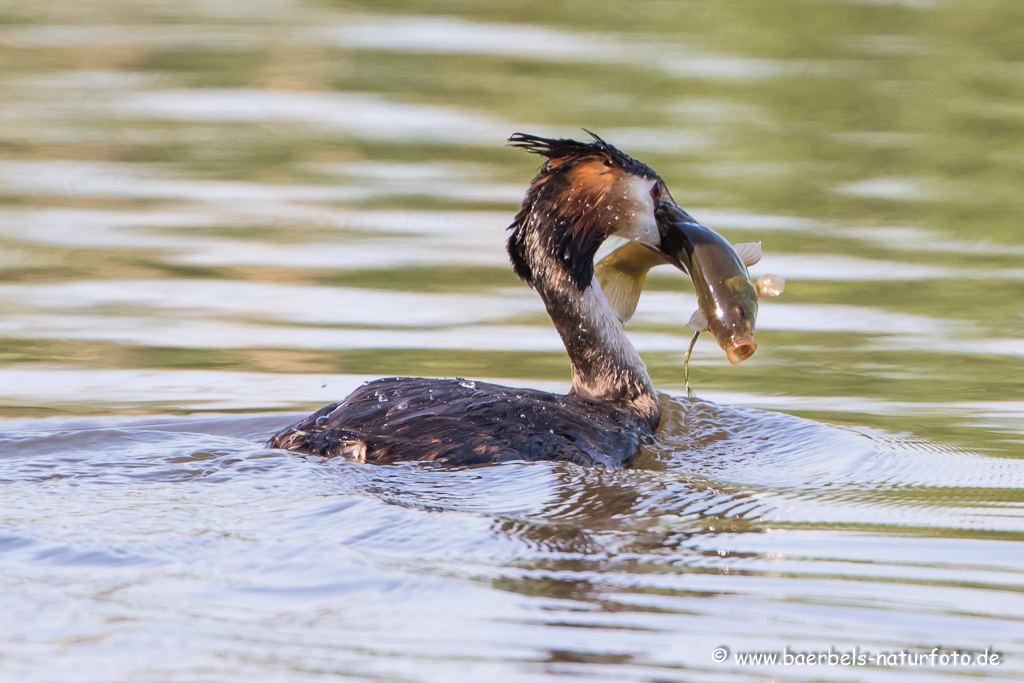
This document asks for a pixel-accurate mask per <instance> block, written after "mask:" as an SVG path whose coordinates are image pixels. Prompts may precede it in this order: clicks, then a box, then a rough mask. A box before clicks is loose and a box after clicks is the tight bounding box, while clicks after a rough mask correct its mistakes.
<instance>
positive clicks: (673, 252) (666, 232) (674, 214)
mask: <svg viewBox="0 0 1024 683" xmlns="http://www.w3.org/2000/svg"><path fill="white" fill-rule="evenodd" d="M654 220H655V222H657V224H658V234H659V235H660V236H661V253H662V254H664V256H665V259H666V260H668V262H669V263H671V264H672V265H674V266H675V267H677V268H679V269H680V270H682V271H683V272H687V273H688V272H690V269H689V266H688V264H687V263H685V262H684V259H685V260H687V261H688V260H689V251H690V249H687V245H688V244H689V239H688V238H687V236H686V234H687V230H693V229H699V230H708V228H706V227H704V226H703V225H701V224H700V223H698V222H697V221H696V219H694V217H693V216H691V215H690V214H688V213H686V212H685V211H683V210H682V209H681V208H680V207H679V205H678V204H676V203H675V202H674V201H672V200H671V199H669V200H662V201H661V202H659V203H658V206H657V207H656V208H655V210H654Z"/></svg>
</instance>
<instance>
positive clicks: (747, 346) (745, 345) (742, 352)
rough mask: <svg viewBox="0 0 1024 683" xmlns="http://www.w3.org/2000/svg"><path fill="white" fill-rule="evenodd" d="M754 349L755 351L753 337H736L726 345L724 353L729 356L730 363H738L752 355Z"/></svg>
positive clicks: (755, 346) (755, 344)
mask: <svg viewBox="0 0 1024 683" xmlns="http://www.w3.org/2000/svg"><path fill="white" fill-rule="evenodd" d="M754 351H757V342H756V341H754V340H753V339H736V340H733V341H732V342H730V343H729V345H728V346H727V347H726V349H725V354H726V355H727V356H728V357H729V362H730V363H732V364H733V365H739V364H740V363H742V362H743V361H745V360H746V359H748V358H750V357H751V356H753V355H754Z"/></svg>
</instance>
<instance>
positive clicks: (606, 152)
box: [508, 128, 657, 178]
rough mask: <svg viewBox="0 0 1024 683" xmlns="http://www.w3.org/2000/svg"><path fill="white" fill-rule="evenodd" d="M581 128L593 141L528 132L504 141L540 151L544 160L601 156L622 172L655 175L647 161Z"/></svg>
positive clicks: (532, 151) (528, 150)
mask: <svg viewBox="0 0 1024 683" xmlns="http://www.w3.org/2000/svg"><path fill="white" fill-rule="evenodd" d="M583 130H584V132H586V133H587V134H588V135H590V137H592V138H594V141H593V142H580V141H579V140H571V139H568V138H542V137H540V136H539V135H530V134H529V133H514V134H513V135H512V137H510V138H509V139H508V144H509V145H510V146H512V147H519V148H520V149H525V150H526V151H527V152H531V153H532V154H540V155H541V156H545V157H547V158H548V159H559V160H570V159H586V158H588V157H589V158H592V157H602V158H604V159H605V160H606V161H607V162H610V163H611V164H612V165H614V166H618V167H619V168H621V169H622V170H623V171H625V172H626V173H629V174H632V175H638V176H640V177H642V178H655V177H657V174H656V173H655V172H654V171H653V170H652V169H651V168H650V167H649V166H648V165H647V164H644V163H641V162H639V161H637V160H636V159H634V158H633V157H631V156H629V155H628V154H626V153H625V152H623V151H622V150H620V149H619V148H618V147H616V146H615V145H611V144H609V143H607V142H605V141H604V140H603V139H602V138H601V137H600V136H598V135H597V134H596V133H592V132H590V131H589V130H587V129H586V128H584V129H583Z"/></svg>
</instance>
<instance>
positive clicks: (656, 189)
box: [651, 183, 661, 201]
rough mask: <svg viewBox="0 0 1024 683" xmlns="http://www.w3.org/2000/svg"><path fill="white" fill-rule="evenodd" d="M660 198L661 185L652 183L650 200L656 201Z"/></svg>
mask: <svg viewBox="0 0 1024 683" xmlns="http://www.w3.org/2000/svg"><path fill="white" fill-rule="evenodd" d="M660 196H661V183H654V186H653V187H652V188H651V198H652V199H654V201H658V197H660Z"/></svg>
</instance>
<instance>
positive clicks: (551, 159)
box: [508, 131, 675, 290]
mask: <svg viewBox="0 0 1024 683" xmlns="http://www.w3.org/2000/svg"><path fill="white" fill-rule="evenodd" d="M587 132H588V133H590V131H587ZM590 135H591V136H592V137H593V138H594V140H593V141H592V142H579V141H577V140H566V139H554V138H542V137H538V136H536V135H528V134H525V133H516V134H515V135H513V136H512V137H510V138H509V144H510V145H512V146H513V147H520V148H522V149H525V150H527V151H528V152H532V153H534V154H540V155H542V156H545V157H547V159H548V160H547V162H546V163H545V164H544V166H543V167H542V168H541V170H540V173H538V174H537V177H536V178H534V179H533V182H532V183H531V184H530V189H529V190H528V191H527V193H526V198H525V199H524V200H523V205H522V208H521V209H520V211H519V213H518V214H517V215H516V217H515V220H514V221H513V223H512V225H511V226H509V229H510V230H512V235H511V237H509V240H508V253H509V257H510V258H511V260H512V267H513V268H514V269H515V272H516V274H517V275H518V276H519V277H520V278H521V279H523V280H525V281H526V282H528V283H530V284H531V285H533V284H534V279H535V277H536V275H537V274H538V273H537V272H536V271H537V269H538V268H543V267H545V266H547V265H549V264H547V263H538V262H537V260H538V259H537V257H536V254H544V257H545V261H547V260H551V259H553V260H554V262H555V263H556V264H561V266H562V267H564V269H565V271H566V272H567V273H568V277H569V279H570V280H571V281H572V283H573V284H575V285H576V287H577V288H579V289H580V290H585V289H586V288H587V287H589V286H590V284H591V281H592V280H593V276H594V254H595V253H597V250H598V248H599V247H600V246H601V243H602V242H604V241H605V240H606V239H607V238H609V237H612V236H619V237H624V238H626V239H629V240H634V241H637V242H640V243H642V244H646V245H648V246H650V247H653V248H655V249H659V250H660V249H661V237H660V235H659V229H658V218H657V217H656V211H655V210H656V209H657V208H658V206H659V205H661V204H666V203H668V204H671V205H673V206H674V205H675V201H674V200H673V199H672V197H671V195H670V194H669V192H668V188H666V187H665V184H664V182H662V180H661V178H660V177H659V176H658V174H657V173H655V172H654V171H653V170H652V169H651V168H650V167H649V166H647V165H646V164H643V163H641V162H639V161H637V160H636V159H633V158H632V157H630V156H629V155H627V154H625V153H623V152H622V151H620V150H619V149H617V148H615V147H614V146H612V145H610V144H608V143H607V142H605V141H604V140H602V139H601V138H599V137H598V136H597V135H594V134H593V133H590Z"/></svg>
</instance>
